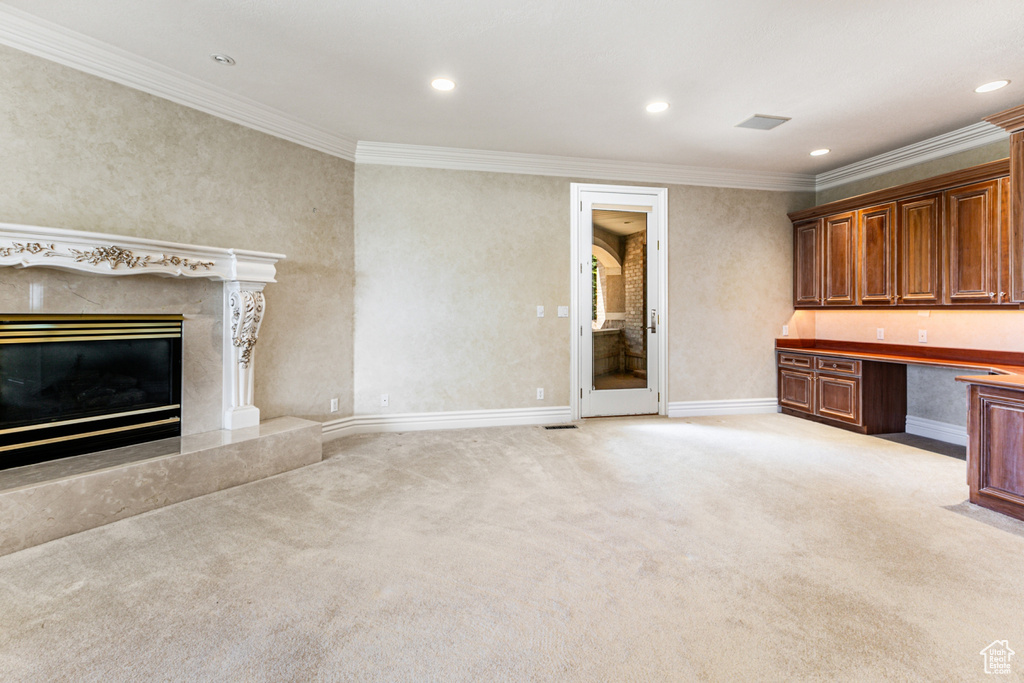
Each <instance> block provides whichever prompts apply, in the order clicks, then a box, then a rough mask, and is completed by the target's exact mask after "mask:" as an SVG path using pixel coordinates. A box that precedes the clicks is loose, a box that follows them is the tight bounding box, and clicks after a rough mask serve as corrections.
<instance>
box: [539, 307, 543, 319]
mask: <svg viewBox="0 0 1024 683" xmlns="http://www.w3.org/2000/svg"><path fill="white" fill-rule="evenodd" d="M537 317H538V318H543V317H544V307H543V306H538V307H537Z"/></svg>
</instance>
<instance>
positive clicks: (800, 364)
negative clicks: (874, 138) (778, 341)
mask: <svg viewBox="0 0 1024 683" xmlns="http://www.w3.org/2000/svg"><path fill="white" fill-rule="evenodd" d="M779 366H780V367H784V368H800V369H801V370H813V369H814V356H801V355H800V354H797V353H781V352H780V353H779Z"/></svg>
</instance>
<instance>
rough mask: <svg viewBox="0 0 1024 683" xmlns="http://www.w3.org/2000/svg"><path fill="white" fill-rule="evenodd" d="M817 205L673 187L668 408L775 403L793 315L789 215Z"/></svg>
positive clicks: (795, 198)
mask: <svg viewBox="0 0 1024 683" xmlns="http://www.w3.org/2000/svg"><path fill="white" fill-rule="evenodd" d="M812 202H813V197H812V196H811V195H810V194H809V193H786V192H765V191H758V190H733V189H721V188H711V187H690V186H671V187H669V195H668V207H669V208H668V211H669V238H668V239H669V252H668V259H669V280H668V285H669V314H670V321H669V335H670V336H669V400H670V401H705V400H724V399H733V398H769V397H773V396H775V395H776V388H775V359H774V340H775V338H776V337H777V336H779V335H780V334H781V331H782V325H783V324H784V323H786V322H787V321H789V320H790V318H791V316H792V315H793V234H792V233H793V226H792V224H791V223H790V222H789V219H788V218H787V216H786V214H787V213H788V212H790V211H796V210H798V209H802V208H806V207H807V206H810V205H811V204H812ZM793 332H795V330H793V329H791V336H793V335H792V333H793Z"/></svg>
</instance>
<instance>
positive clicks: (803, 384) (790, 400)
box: [779, 368, 814, 413]
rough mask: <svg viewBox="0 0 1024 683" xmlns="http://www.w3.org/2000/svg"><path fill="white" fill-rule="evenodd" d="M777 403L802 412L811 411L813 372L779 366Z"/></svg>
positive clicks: (812, 404) (812, 403) (812, 409)
mask: <svg viewBox="0 0 1024 683" xmlns="http://www.w3.org/2000/svg"><path fill="white" fill-rule="evenodd" d="M779 405H781V406H784V407H786V408H790V409H792V410H799V411H801V412H804V413H813V412H814V373H813V372H803V371H801V370H790V369H788V368H780V369H779Z"/></svg>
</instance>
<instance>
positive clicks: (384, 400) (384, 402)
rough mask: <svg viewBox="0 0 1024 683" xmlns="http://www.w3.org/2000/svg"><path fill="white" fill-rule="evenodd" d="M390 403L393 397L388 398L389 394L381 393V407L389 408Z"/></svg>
mask: <svg viewBox="0 0 1024 683" xmlns="http://www.w3.org/2000/svg"><path fill="white" fill-rule="evenodd" d="M390 403H391V399H389V398H388V395H387V394H381V395H380V407H381V408H387V407H388V405H389V404H390Z"/></svg>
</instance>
